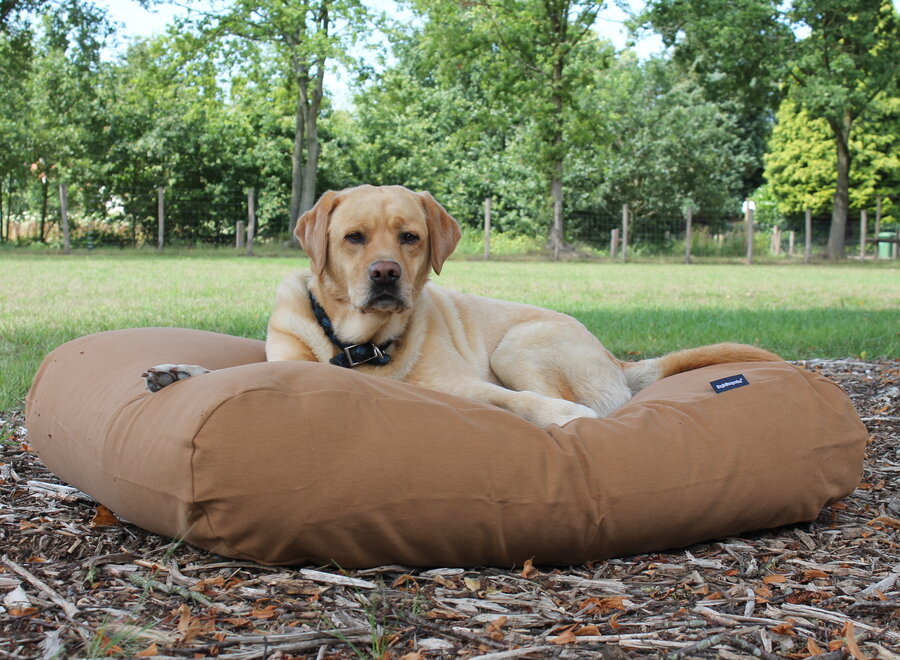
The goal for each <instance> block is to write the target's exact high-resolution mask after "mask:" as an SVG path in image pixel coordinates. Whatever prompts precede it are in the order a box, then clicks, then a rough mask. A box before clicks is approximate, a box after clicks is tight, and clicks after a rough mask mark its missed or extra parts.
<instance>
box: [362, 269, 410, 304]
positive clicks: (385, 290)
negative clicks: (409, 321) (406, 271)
mask: <svg viewBox="0 0 900 660" xmlns="http://www.w3.org/2000/svg"><path fill="white" fill-rule="evenodd" d="M402 275H403V269H402V268H401V267H400V264H398V263H397V262H396V261H376V262H374V263H372V264H371V265H370V266H369V292H368V295H367V296H366V300H365V302H364V303H363V304H362V306H361V308H362V311H364V312H372V311H379V312H402V311H404V310H405V309H406V308H407V302H406V298H405V297H404V295H403V292H402V291H401V289H400V278H401V276H402Z"/></svg>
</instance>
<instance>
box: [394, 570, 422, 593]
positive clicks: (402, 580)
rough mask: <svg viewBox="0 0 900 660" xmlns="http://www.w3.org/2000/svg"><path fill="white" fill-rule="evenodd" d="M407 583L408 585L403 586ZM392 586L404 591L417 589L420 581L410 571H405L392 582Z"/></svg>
mask: <svg viewBox="0 0 900 660" xmlns="http://www.w3.org/2000/svg"><path fill="white" fill-rule="evenodd" d="M408 583H412V584H408ZM407 584H408V586H406V587H404V586H403V585H407ZM391 587H393V588H394V589H403V590H404V591H408V590H412V591H417V590H418V589H419V583H418V582H416V578H414V577H413V576H412V575H410V574H409V573H404V574H403V575H401V576H400V577H398V578H397V579H396V580H394V581H393V582H392V583H391Z"/></svg>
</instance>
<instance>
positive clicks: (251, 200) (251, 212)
mask: <svg viewBox="0 0 900 660" xmlns="http://www.w3.org/2000/svg"><path fill="white" fill-rule="evenodd" d="M255 237H256V189H254V188H250V189H249V190H248V191H247V256H248V257H252V256H253V239H254V238H255Z"/></svg>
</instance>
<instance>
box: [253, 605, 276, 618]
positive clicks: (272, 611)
mask: <svg viewBox="0 0 900 660" xmlns="http://www.w3.org/2000/svg"><path fill="white" fill-rule="evenodd" d="M277 609H278V606H277V605H267V606H266V607H257V608H256V609H254V610H251V611H250V616H252V617H253V618H254V619H271V618H272V617H274V616H275V615H276V614H277V612H276V610H277Z"/></svg>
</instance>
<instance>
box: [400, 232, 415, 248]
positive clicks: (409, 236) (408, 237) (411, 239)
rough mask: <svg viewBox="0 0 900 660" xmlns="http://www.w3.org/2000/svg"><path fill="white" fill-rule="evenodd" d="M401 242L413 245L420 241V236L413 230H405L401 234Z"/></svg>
mask: <svg viewBox="0 0 900 660" xmlns="http://www.w3.org/2000/svg"><path fill="white" fill-rule="evenodd" d="M400 242H401V243H404V244H406V245H412V244H413V243H418V242H419V237H418V236H417V235H416V234H413V233H412V232H411V231H405V232H403V233H402V234H400Z"/></svg>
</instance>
